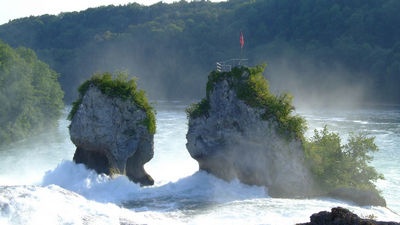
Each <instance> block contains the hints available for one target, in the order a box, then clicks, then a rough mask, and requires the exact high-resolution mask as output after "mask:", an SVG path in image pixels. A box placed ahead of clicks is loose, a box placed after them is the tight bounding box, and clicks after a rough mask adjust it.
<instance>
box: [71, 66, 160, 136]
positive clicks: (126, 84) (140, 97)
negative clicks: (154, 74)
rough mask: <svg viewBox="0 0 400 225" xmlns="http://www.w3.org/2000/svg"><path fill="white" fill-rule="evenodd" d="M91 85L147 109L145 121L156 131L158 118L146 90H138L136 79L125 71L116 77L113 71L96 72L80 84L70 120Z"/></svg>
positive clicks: (150, 128)
mask: <svg viewBox="0 0 400 225" xmlns="http://www.w3.org/2000/svg"><path fill="white" fill-rule="evenodd" d="M90 85H95V86H96V87H98V88H99V89H100V91H101V92H102V93H103V94H105V95H107V96H109V97H118V98H121V99H123V100H125V101H132V102H134V103H135V104H136V105H137V106H138V107H139V108H141V109H143V110H145V111H146V115H147V118H146V120H145V121H143V122H144V123H145V124H146V125H147V128H148V130H149V132H150V133H152V134H154V133H155V131H156V118H155V113H154V109H153V107H152V106H151V105H150V103H149V102H148V100H147V97H146V94H145V92H144V91H143V90H138V88H137V85H136V80H135V79H129V76H128V74H127V73H125V72H119V73H117V74H116V76H115V78H113V74H111V73H103V74H95V75H93V76H92V78H91V79H89V80H87V81H85V82H84V83H83V84H82V85H81V86H79V88H78V91H79V98H78V100H76V101H75V102H74V103H73V104H72V109H71V111H70V113H69V115H68V119H69V120H72V119H73V117H74V115H75V113H76V112H77V110H78V108H79V105H80V104H81V102H82V98H83V96H84V95H85V93H86V91H87V90H88V88H89V87H90Z"/></svg>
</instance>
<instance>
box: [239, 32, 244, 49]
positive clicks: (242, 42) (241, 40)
mask: <svg viewBox="0 0 400 225" xmlns="http://www.w3.org/2000/svg"><path fill="white" fill-rule="evenodd" d="M239 41H240V48H243V46H244V37H243V33H242V32H240V39H239Z"/></svg>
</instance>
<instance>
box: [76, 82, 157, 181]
mask: <svg viewBox="0 0 400 225" xmlns="http://www.w3.org/2000/svg"><path fill="white" fill-rule="evenodd" d="M79 92H80V98H79V100H78V101H77V102H75V103H74V106H73V109H72V110H71V113H70V115H69V118H70V120H71V125H70V127H69V132H70V136H71V140H72V142H73V143H74V144H75V145H76V147H77V149H76V152H75V155H74V161H75V162H76V163H83V164H85V165H86V166H87V167H88V168H91V169H94V170H96V171H97V172H98V173H105V174H115V173H117V174H124V175H127V176H128V177H129V179H130V180H132V181H134V182H138V183H140V184H142V185H152V184H153V183H154V181H153V179H152V178H151V176H150V175H148V174H147V173H146V171H145V170H144V168H143V165H144V164H145V163H146V162H148V161H149V160H150V159H152V158H153V154H154V150H153V148H154V141H153V136H154V132H155V116H154V112H153V110H152V108H151V107H150V106H149V104H148V102H147V100H146V98H145V97H144V92H143V91H138V90H136V83H135V81H134V80H130V81H128V80H127V75H120V76H119V77H118V78H116V79H115V80H113V79H112V75H111V74H104V75H102V76H99V75H98V76H94V77H93V78H92V79H90V80H88V81H86V82H85V83H84V84H82V85H81V87H80V88H79Z"/></svg>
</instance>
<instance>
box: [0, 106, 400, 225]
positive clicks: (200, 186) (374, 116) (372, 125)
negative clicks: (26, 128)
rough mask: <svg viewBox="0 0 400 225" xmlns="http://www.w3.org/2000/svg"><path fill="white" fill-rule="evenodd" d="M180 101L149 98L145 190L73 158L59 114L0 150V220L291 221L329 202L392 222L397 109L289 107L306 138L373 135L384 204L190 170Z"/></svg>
mask: <svg viewBox="0 0 400 225" xmlns="http://www.w3.org/2000/svg"><path fill="white" fill-rule="evenodd" d="M186 107H187V104H186V103H182V102H178V101H177V102H172V101H168V102H158V103H155V108H156V111H157V133H156V135H155V137H154V141H155V146H154V148H155V154H154V158H153V159H152V160H151V161H150V162H149V163H147V164H146V165H145V168H146V170H147V172H148V173H149V174H150V175H151V176H152V177H153V178H154V179H155V181H156V183H155V185H154V186H152V187H140V186H138V185H137V184H134V183H132V182H130V181H129V180H128V179H127V178H126V177H124V176H119V177H116V178H110V177H108V176H105V175H97V174H96V173H94V172H93V171H90V170H87V169H86V168H85V167H84V166H82V165H76V164H74V163H73V162H72V157H73V154H74V151H75V147H74V145H73V144H72V143H71V141H70V139H69V134H68V125H69V121H67V120H66V119H64V118H62V119H60V121H59V127H58V129H56V130H51V131H49V132H46V133H43V134H40V135H38V136H37V137H35V138H31V139H28V140H24V141H21V142H19V143H16V144H13V145H12V146H8V147H6V148H2V149H0V224H96V225H97V224H295V223H299V222H307V221H309V216H310V215H311V214H313V213H315V212H319V211H322V210H327V211H330V209H331V208H332V207H336V206H342V207H346V208H348V209H350V210H351V211H353V212H354V213H357V214H358V215H359V216H361V217H369V216H374V217H375V218H377V219H379V220H385V221H397V222H399V221H400V215H399V213H400V190H399V187H400V108H386V109H362V110H360V109H357V110H354V109H353V110H325V111H321V110H318V111H317V110H315V111H311V110H300V111H297V113H299V114H300V115H302V116H303V117H305V118H306V120H307V122H308V126H309V129H308V132H307V136H311V135H312V134H313V130H314V129H322V128H323V127H324V125H325V124H326V125H328V128H329V130H331V131H335V132H339V134H340V135H341V137H342V139H343V140H344V141H346V140H347V136H348V133H349V132H360V131H362V132H367V134H369V135H372V136H375V137H376V139H375V143H376V144H377V145H378V147H379V149H380V151H379V152H377V153H375V154H374V161H373V162H372V165H373V166H375V167H376V169H377V170H378V172H380V173H382V174H384V176H385V180H380V181H378V182H377V187H378V188H379V189H380V190H381V191H382V194H383V196H384V197H385V199H386V201H387V205H388V206H387V208H384V207H358V206H355V205H354V204H352V203H351V202H344V201H339V200H335V199H330V198H315V199H282V198H270V197H269V196H268V190H267V189H265V188H263V187H257V186H248V185H244V184H242V183H240V182H239V181H237V180H234V181H231V182H226V181H223V180H220V179H218V178H215V177H214V176H212V175H209V174H207V173H205V172H199V171H198V165H197V162H196V161H195V160H193V159H192V158H191V157H190V155H189V153H188V152H187V150H186V147H185V144H186V138H185V135H186V132H187V118H186V114H185V108H186ZM66 111H68V109H66Z"/></svg>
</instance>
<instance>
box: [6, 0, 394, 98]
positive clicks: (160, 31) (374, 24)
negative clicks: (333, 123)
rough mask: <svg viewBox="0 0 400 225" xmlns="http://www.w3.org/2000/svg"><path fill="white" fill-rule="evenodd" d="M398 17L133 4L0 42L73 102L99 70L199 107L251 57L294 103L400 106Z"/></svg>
mask: <svg viewBox="0 0 400 225" xmlns="http://www.w3.org/2000/svg"><path fill="white" fill-rule="evenodd" d="M399 9H400V1H397V0H334V1H332V0H301V1H293V0H229V1H227V2H220V3H213V2H209V1H204V0H203V1H191V2H187V1H183V0H182V1H179V2H176V3H172V4H165V3H162V2H159V3H157V4H154V5H151V6H142V5H139V4H136V3H132V4H128V5H123V6H104V7H98V8H90V9H87V10H85V11H81V12H70V13H61V14H59V15H42V16H38V17H27V18H21V19H17V20H13V21H10V22H9V23H7V24H4V25H2V26H0V39H2V40H3V41H4V42H6V43H7V44H9V45H11V46H12V47H18V46H25V47H28V48H31V49H33V50H34V51H35V52H36V53H37V55H38V58H39V59H40V60H42V61H44V62H46V63H47V64H49V65H50V67H51V68H52V69H54V70H55V71H57V72H58V73H59V74H60V77H59V81H60V83H61V86H62V88H63V90H64V92H65V99H64V100H65V102H67V103H71V102H72V101H74V100H75V99H76V98H77V96H78V91H77V87H78V86H79V85H80V84H81V83H82V82H83V81H84V80H86V79H88V78H89V77H90V76H92V75H93V74H94V73H96V72H103V71H110V72H115V71H127V72H128V73H129V74H132V75H134V76H136V77H138V85H139V86H140V88H141V89H144V90H146V92H147V93H148V95H149V97H150V99H196V98H200V97H199V96H204V93H203V91H204V90H205V88H204V87H205V85H206V81H207V74H208V73H209V72H210V71H212V70H214V69H215V63H216V62H220V61H225V60H228V59H232V58H245V59H248V60H247V63H248V64H249V65H255V64H260V63H267V64H268V66H267V69H266V73H265V76H266V78H267V79H268V80H269V81H270V85H271V90H272V91H275V92H286V91H288V92H290V93H292V94H293V96H294V97H295V102H296V100H297V101H299V102H309V104H312V103H311V102H314V101H315V102H320V103H322V104H323V105H334V104H340V102H341V101H344V102H345V101H349V103H350V104H354V102H358V103H362V104H375V105H376V104H379V105H384V104H400V89H399V88H398V84H400V30H399V29H398V27H399V25H400V14H399V13H398V11H399ZM241 32H242V33H243V34H244V41H245V43H244V47H243V49H241V48H240V44H239V34H240V33H241ZM312 105H317V104H316V103H315V104H312Z"/></svg>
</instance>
